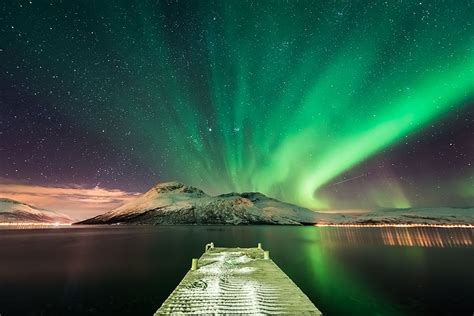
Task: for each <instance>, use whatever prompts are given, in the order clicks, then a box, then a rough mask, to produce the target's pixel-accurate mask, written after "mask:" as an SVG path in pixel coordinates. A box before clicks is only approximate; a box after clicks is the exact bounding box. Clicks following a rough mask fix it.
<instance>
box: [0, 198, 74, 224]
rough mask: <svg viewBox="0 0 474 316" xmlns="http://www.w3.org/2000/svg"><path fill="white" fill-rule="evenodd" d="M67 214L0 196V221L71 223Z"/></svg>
mask: <svg viewBox="0 0 474 316" xmlns="http://www.w3.org/2000/svg"><path fill="white" fill-rule="evenodd" d="M74 221H75V220H74V219H73V218H71V217H70V216H69V215H66V214H62V213H59V212H55V211H50V210H46V209H42V208H38V207H36V206H33V205H30V204H27V203H23V202H20V201H17V200H13V199H9V198H0V223H45V224H54V223H60V224H71V223H73V222H74Z"/></svg>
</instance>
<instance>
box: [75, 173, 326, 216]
mask: <svg viewBox="0 0 474 316" xmlns="http://www.w3.org/2000/svg"><path fill="white" fill-rule="evenodd" d="M318 215H319V214H318V213H316V212H313V211H310V210H308V209H305V208H302V207H298V206H296V205H292V204H287V203H283V202H280V201H278V200H275V199H272V198H269V197H267V196H265V195H263V194H260V193H242V194H238V193H229V194H223V195H218V196H209V195H207V194H206V193H204V192H203V191H201V190H199V189H197V188H195V187H191V186H187V185H184V184H182V183H178V182H167V183H161V184H158V185H156V186H154V187H153V188H151V189H150V190H149V191H148V192H146V193H145V194H143V195H141V196H140V197H138V198H137V199H135V200H133V201H131V202H129V203H126V204H125V205H123V206H121V207H119V208H117V209H115V210H112V211H110V212H107V213H105V214H102V215H99V216H96V217H93V218H91V219H88V220H85V221H82V222H79V223H78V224H117V223H133V224H310V223H315V222H316V221H317V219H318Z"/></svg>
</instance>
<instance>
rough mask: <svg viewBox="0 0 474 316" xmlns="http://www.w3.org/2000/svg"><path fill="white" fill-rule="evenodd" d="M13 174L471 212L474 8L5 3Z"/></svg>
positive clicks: (339, 205)
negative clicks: (181, 185) (166, 184)
mask: <svg viewBox="0 0 474 316" xmlns="http://www.w3.org/2000/svg"><path fill="white" fill-rule="evenodd" d="M0 7H1V10H2V16H3V17H2V19H1V20H0V23H1V30H0V36H1V41H0V43H1V44H0V45H1V47H0V56H1V58H2V63H1V65H0V72H1V74H2V76H1V77H0V78H1V100H0V102H1V104H0V117H1V120H0V150H1V152H0V172H1V173H0V177H3V180H4V181H3V182H21V183H27V184H31V185H43V186H61V187H62V186H69V187H70V186H79V187H89V188H93V187H96V186H97V187H104V188H108V189H110V190H112V189H117V190H122V191H128V192H138V191H144V190H146V189H148V188H149V187H150V186H151V185H153V184H155V183H156V182H159V181H165V180H171V179H174V180H179V181H182V182H185V183H187V184H191V185H195V186H197V187H200V188H202V189H203V190H205V191H207V192H209V193H211V194H219V193H225V192H229V191H238V192H242V191H260V192H262V193H265V194H267V195H269V196H272V197H275V198H278V199H281V200H284V201H288V202H292V203H296V204H299V205H303V206H306V207H309V208H313V209H318V210H326V209H330V210H332V209H366V208H378V207H411V206H423V207H424V206H445V205H450V206H472V205H474V191H473V189H472V188H473V187H474V170H473V163H474V162H473V159H474V142H473V139H474V109H473V108H474V25H473V21H472V17H473V16H474V3H473V2H472V1H469V0H466V1H464V0H461V1H456V0H450V1H443V2H434V1H419V0H418V1H402V0H398V1H386V2H384V1H266V0H264V1H162V0H159V1H156V0H155V1H90V2H89V1H87V2H78V1H69V0H63V1H49V2H47V1H35V0H32V1H7V2H4V3H2V4H1V5H0Z"/></svg>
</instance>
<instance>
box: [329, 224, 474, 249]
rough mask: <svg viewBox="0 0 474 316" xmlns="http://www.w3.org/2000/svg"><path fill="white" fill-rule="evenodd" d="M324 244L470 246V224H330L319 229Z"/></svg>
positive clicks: (471, 238) (471, 241) (471, 233)
mask: <svg viewBox="0 0 474 316" xmlns="http://www.w3.org/2000/svg"><path fill="white" fill-rule="evenodd" d="M321 240H322V241H323V242H324V243H325V244H327V245H331V244H357V245H385V246H405V247H407V246H408V247H439V248H446V247H471V246H472V245H473V230H472V229H470V228H456V229H453V228H435V227H370V228H364V229H360V228H357V227H333V228H332V229H330V230H327V229H325V230H322V231H321Z"/></svg>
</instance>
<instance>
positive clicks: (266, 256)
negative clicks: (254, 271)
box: [263, 250, 270, 260]
mask: <svg viewBox="0 0 474 316" xmlns="http://www.w3.org/2000/svg"><path fill="white" fill-rule="evenodd" d="M263 259H265V260H269V259H270V251H268V250H265V251H264V252H263Z"/></svg>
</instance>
